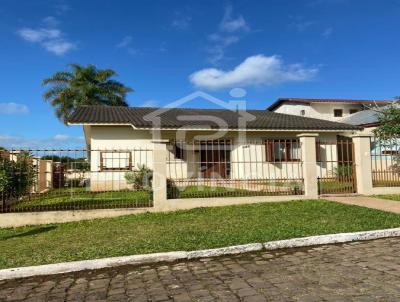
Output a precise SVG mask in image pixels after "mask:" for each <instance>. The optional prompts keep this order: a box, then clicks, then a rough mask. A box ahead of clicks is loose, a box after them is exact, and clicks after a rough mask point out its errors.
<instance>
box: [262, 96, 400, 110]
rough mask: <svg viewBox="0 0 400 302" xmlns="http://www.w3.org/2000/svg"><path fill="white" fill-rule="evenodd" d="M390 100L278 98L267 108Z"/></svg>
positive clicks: (372, 102) (389, 101)
mask: <svg viewBox="0 0 400 302" xmlns="http://www.w3.org/2000/svg"><path fill="white" fill-rule="evenodd" d="M391 102H392V101H391V100H352V99H303V98H279V99H278V100H277V101H276V102H274V103H272V104H271V105H270V106H269V107H268V108H267V110H270V111H272V110H274V109H276V108H278V107H279V106H280V105H282V104H283V103H301V104H311V103H351V104H364V105H375V104H378V105H380V104H381V105H387V104H390V103H391Z"/></svg>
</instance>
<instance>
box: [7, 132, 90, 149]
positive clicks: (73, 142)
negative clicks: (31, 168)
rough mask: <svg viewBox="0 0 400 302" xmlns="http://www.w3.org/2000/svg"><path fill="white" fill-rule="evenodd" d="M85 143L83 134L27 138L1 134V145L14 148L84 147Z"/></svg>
mask: <svg viewBox="0 0 400 302" xmlns="http://www.w3.org/2000/svg"><path fill="white" fill-rule="evenodd" d="M84 145H85V141H84V138H83V137H81V136H78V137H75V136H69V135H64V134H57V135H56V136H54V137H50V138H40V139H35V138H26V137H21V136H12V135H7V134H0V146H2V147H5V148H14V149H28V148H31V149H49V148H51V149H63V148H64V149H66V148H74V147H76V148H82V147H83V146H84Z"/></svg>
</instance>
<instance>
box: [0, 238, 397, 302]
mask: <svg viewBox="0 0 400 302" xmlns="http://www.w3.org/2000/svg"><path fill="white" fill-rule="evenodd" d="M0 300H1V301H15V300H18V301H19V300H21V301H227V302H228V301H229V302H232V301H248V302H250V301H252V302H256V301H400V238H389V239H379V240H374V241H368V242H355V243H348V244H341V245H325V246H319V247H314V248H308V249H305V248H302V249H290V250H281V251H278V252H276V253H268V252H261V253H260V252H258V253H250V254H245V255H239V256H229V257H227V256H225V257H221V258H214V259H201V260H195V261H187V262H179V263H170V264H158V265H154V266H140V267H133V266H129V267H122V268H115V269H107V270H98V271H86V272H82V273H75V274H66V275H59V276H48V277H41V278H29V279H22V280H13V281H7V282H4V281H3V282H0Z"/></svg>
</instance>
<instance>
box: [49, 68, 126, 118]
mask: <svg viewBox="0 0 400 302" xmlns="http://www.w3.org/2000/svg"><path fill="white" fill-rule="evenodd" d="M69 66H70V67H71V71H60V72H56V73H54V74H53V75H52V76H51V77H50V78H48V79H45V80H43V85H49V84H50V85H52V87H51V88H49V89H48V90H47V91H46V92H45V93H44V95H43V97H44V99H45V101H46V102H49V103H50V104H51V105H52V106H53V107H55V113H56V116H57V117H58V118H59V119H60V120H61V121H63V122H64V124H67V121H68V117H69V116H70V115H71V113H72V112H74V110H75V109H76V108H77V107H79V106H82V105H106V106H128V104H127V103H126V100H125V97H126V94H127V93H128V92H131V91H133V90H132V89H131V88H129V87H127V86H125V85H123V84H121V83H120V82H118V81H115V80H112V79H111V77H113V76H116V75H117V74H116V72H115V71H113V70H111V69H97V68H96V67H95V66H94V65H87V66H81V65H78V64H70V65H69Z"/></svg>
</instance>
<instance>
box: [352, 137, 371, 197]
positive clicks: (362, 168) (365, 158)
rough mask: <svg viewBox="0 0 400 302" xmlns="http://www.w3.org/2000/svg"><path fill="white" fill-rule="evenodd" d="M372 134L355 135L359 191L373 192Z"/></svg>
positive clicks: (362, 192)
mask: <svg viewBox="0 0 400 302" xmlns="http://www.w3.org/2000/svg"><path fill="white" fill-rule="evenodd" d="M370 137H371V136H370V135H365V134H364V135H362V134H357V135H355V136H353V145H354V159H353V160H354V164H355V168H356V173H355V175H356V180H357V193H359V194H372V168H371V139H370Z"/></svg>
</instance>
